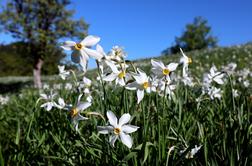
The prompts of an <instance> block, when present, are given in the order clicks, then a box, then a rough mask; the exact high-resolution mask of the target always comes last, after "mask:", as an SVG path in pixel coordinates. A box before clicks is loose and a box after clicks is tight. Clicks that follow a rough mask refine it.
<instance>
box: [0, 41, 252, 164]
mask: <svg viewBox="0 0 252 166" xmlns="http://www.w3.org/2000/svg"><path fill="white" fill-rule="evenodd" d="M112 54H113V52H112ZM118 55H120V58H121V59H120V60H115V61H113V59H112V60H111V59H110V61H109V62H107V63H105V65H104V63H103V62H102V61H97V63H98V67H99V68H98V69H95V70H92V71H88V72H87V74H86V75H85V78H86V77H87V78H89V79H90V80H91V81H92V82H90V80H88V79H87V78H86V79H83V77H84V75H83V73H82V72H80V71H68V70H67V69H64V72H63V71H60V74H61V76H62V75H63V77H66V78H65V80H64V79H61V78H62V77H61V78H60V76H57V77H56V78H57V79H54V80H48V81H44V86H43V89H41V90H37V89H33V88H32V87H30V86H29V85H28V86H25V87H23V88H21V89H19V90H17V91H14V92H12V93H4V94H2V95H1V96H0V97H1V99H0V101H1V106H0V163H1V165H86V164H90V165H167V166H168V165H209V166H213V165H231V166H237V165H251V163H252V153H251V152H252V123H251V122H252V112H251V111H252V94H251V92H252V88H251V83H252V82H251V66H252V64H251V62H252V45H251V44H247V45H242V46H234V47H230V48H216V49H211V50H199V51H194V52H188V53H186V56H188V57H191V58H192V63H190V64H187V65H188V70H186V66H185V65H186V64H184V63H183V62H181V60H180V58H181V57H183V56H182V54H177V55H171V56H161V57H157V58H152V59H154V60H156V62H159V64H160V63H161V62H160V61H162V62H163V63H164V64H165V65H167V64H171V63H177V66H176V70H174V71H172V70H173V69H170V68H169V72H168V74H167V73H166V70H164V69H162V70H161V71H162V72H163V74H164V75H165V76H166V77H162V76H160V77H156V76H157V74H155V72H153V71H155V70H153V68H155V66H153V64H151V60H150V59H145V60H138V61H133V62H130V61H128V60H126V59H125V57H124V56H123V55H122V54H117V56H118ZM108 56H112V55H108ZM118 61H121V63H119V62H118ZM111 63H112V64H111ZM213 65H215V66H216V68H215V67H212V66H213ZM114 67H117V70H118V71H119V72H118V73H116V72H115V71H114V70H113V68H114ZM140 68H141V69H142V70H140ZM210 69H211V71H212V73H211V71H210ZM111 73H115V74H117V76H118V78H116V79H118V80H117V81H116V80H115V79H114V80H112V79H111V78H110V77H109V75H110V74H111ZM126 73H128V74H129V76H127V74H126ZM141 73H146V75H147V76H149V77H148V78H145V79H148V80H145V81H143V82H142V83H143V85H142V86H140V85H138V86H135V87H133V90H131V89H130V88H132V86H133V85H134V82H135V83H138V84H140V83H139V82H141V80H140V81H139V80H138V79H144V77H145V76H143V75H144V74H141ZM120 74H121V75H120ZM161 75H162V73H161ZM161 77H162V78H161ZM119 79H121V81H124V83H125V84H123V83H122V82H120V80H119ZM116 82H117V84H116ZM146 82H147V84H144V83H146ZM130 85H131V87H130ZM145 85H146V86H145ZM134 88H135V89H136V88H138V90H139V91H143V92H144V97H143V99H140V98H141V97H140V96H141V95H137V94H138V92H136V91H138V90H135V89H134ZM148 88H150V89H151V90H150V91H148ZM139 93H140V92H139ZM41 94H42V95H41ZM139 100H140V101H139ZM45 103H46V104H45ZM85 104H86V105H85ZM84 105H85V108H84ZM87 105H88V106H87ZM89 105H90V106H89ZM50 107H51V108H50ZM78 109H79V110H78ZM108 111H111V112H113V113H114V114H115V115H116V117H117V118H118V119H119V118H120V117H121V116H122V115H125V117H126V115H127V116H129V115H130V116H129V117H130V118H129V119H127V120H125V124H126V123H127V124H130V125H129V126H130V127H131V129H132V130H131V131H126V129H125V130H124V129H123V127H122V126H120V125H119V126H115V125H114V124H113V122H112V119H113V118H111V115H110V116H108ZM84 117H86V118H88V119H86V118H85V119H84ZM112 117H113V116H112ZM99 126H110V127H106V128H103V129H106V132H105V130H104V131H101V130H99ZM136 126H137V127H136ZM111 127H113V129H111ZM133 129H134V132H133ZM122 133H124V134H125V133H126V135H127V139H124V137H123V136H122V135H121V134H122ZM113 136H116V137H117V140H116V141H115V142H113ZM129 137H131V139H130V138H129ZM114 138H115V137H114ZM129 147H130V148H129Z"/></svg>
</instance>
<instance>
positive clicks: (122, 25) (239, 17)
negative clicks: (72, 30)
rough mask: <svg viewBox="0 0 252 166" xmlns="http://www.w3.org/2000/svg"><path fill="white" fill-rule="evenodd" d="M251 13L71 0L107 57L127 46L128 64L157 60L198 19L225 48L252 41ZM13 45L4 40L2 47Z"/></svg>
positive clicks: (232, 1) (207, 4)
mask: <svg viewBox="0 0 252 166" xmlns="http://www.w3.org/2000/svg"><path fill="white" fill-rule="evenodd" d="M4 1H5V0H4ZM2 3H3V1H2ZM251 7H252V1H251V0H73V4H72V5H71V6H69V8H71V9H75V10H76V13H75V15H74V18H76V19H77V18H81V17H83V18H84V19H85V21H86V22H87V23H89V24H90V28H89V34H92V35H97V36H100V37H101V42H100V44H101V45H102V46H103V47H104V49H105V51H109V50H110V48H111V47H112V46H113V45H119V46H123V47H124V48H125V50H126V52H127V53H128V59H139V58H145V57H153V56H158V55H159V54H160V52H161V51H162V50H164V49H165V48H167V47H169V46H171V44H172V43H173V42H174V38H175V36H180V35H181V33H182V32H183V30H184V28H185V25H186V24H187V23H190V22H192V21H193V18H194V17H195V16H203V17H204V18H206V19H207V20H208V23H209V25H211V27H212V32H213V35H215V36H217V37H218V39H219V43H218V44H219V45H221V46H230V45H234V44H242V43H246V42H248V41H252V21H251V18H252V10H251V9H252V8H251ZM9 41H11V38H10V37H9V36H8V35H4V34H0V42H4V43H8V42H9ZM90 67H93V63H92V64H91V65H90Z"/></svg>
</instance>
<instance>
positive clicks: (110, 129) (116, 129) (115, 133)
mask: <svg viewBox="0 0 252 166" xmlns="http://www.w3.org/2000/svg"><path fill="white" fill-rule="evenodd" d="M107 117H108V120H109V124H110V125H108V126H98V127H97V128H98V132H99V133H100V134H112V135H111V136H110V137H109V142H110V144H111V145H112V146H113V147H114V144H115V141H116V140H117V139H118V138H119V139H120V140H121V141H122V143H123V144H124V145H126V146H127V147H128V148H131V147H132V144H133V140H132V138H131V137H130V135H129V134H130V133H133V132H135V131H137V129H138V128H139V127H137V126H134V125H129V124H127V123H128V122H129V121H130V118H131V116H130V114H128V113H127V114H123V115H122V116H121V118H120V119H119V121H118V119H117V117H116V116H115V114H114V113H113V112H111V111H107Z"/></svg>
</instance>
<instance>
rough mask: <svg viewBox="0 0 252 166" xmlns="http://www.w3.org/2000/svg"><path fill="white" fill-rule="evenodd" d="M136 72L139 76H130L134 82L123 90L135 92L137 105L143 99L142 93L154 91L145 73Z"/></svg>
mask: <svg viewBox="0 0 252 166" xmlns="http://www.w3.org/2000/svg"><path fill="white" fill-rule="evenodd" d="M137 71H138V73H139V74H134V73H133V74H132V77H133V78H134V79H135V82H132V83H129V84H128V85H126V87H125V88H126V89H128V90H137V103H138V104H139V103H140V101H142V99H143V98H144V91H146V92H147V93H150V92H151V89H154V87H152V84H151V82H150V79H149V77H148V76H147V75H146V73H145V72H143V71H141V70H140V69H137Z"/></svg>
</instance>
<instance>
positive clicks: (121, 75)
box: [118, 71, 125, 79]
mask: <svg viewBox="0 0 252 166" xmlns="http://www.w3.org/2000/svg"><path fill="white" fill-rule="evenodd" d="M118 77H119V78H121V79H122V78H123V77H125V72H124V71H122V72H121V73H119V74H118Z"/></svg>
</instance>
